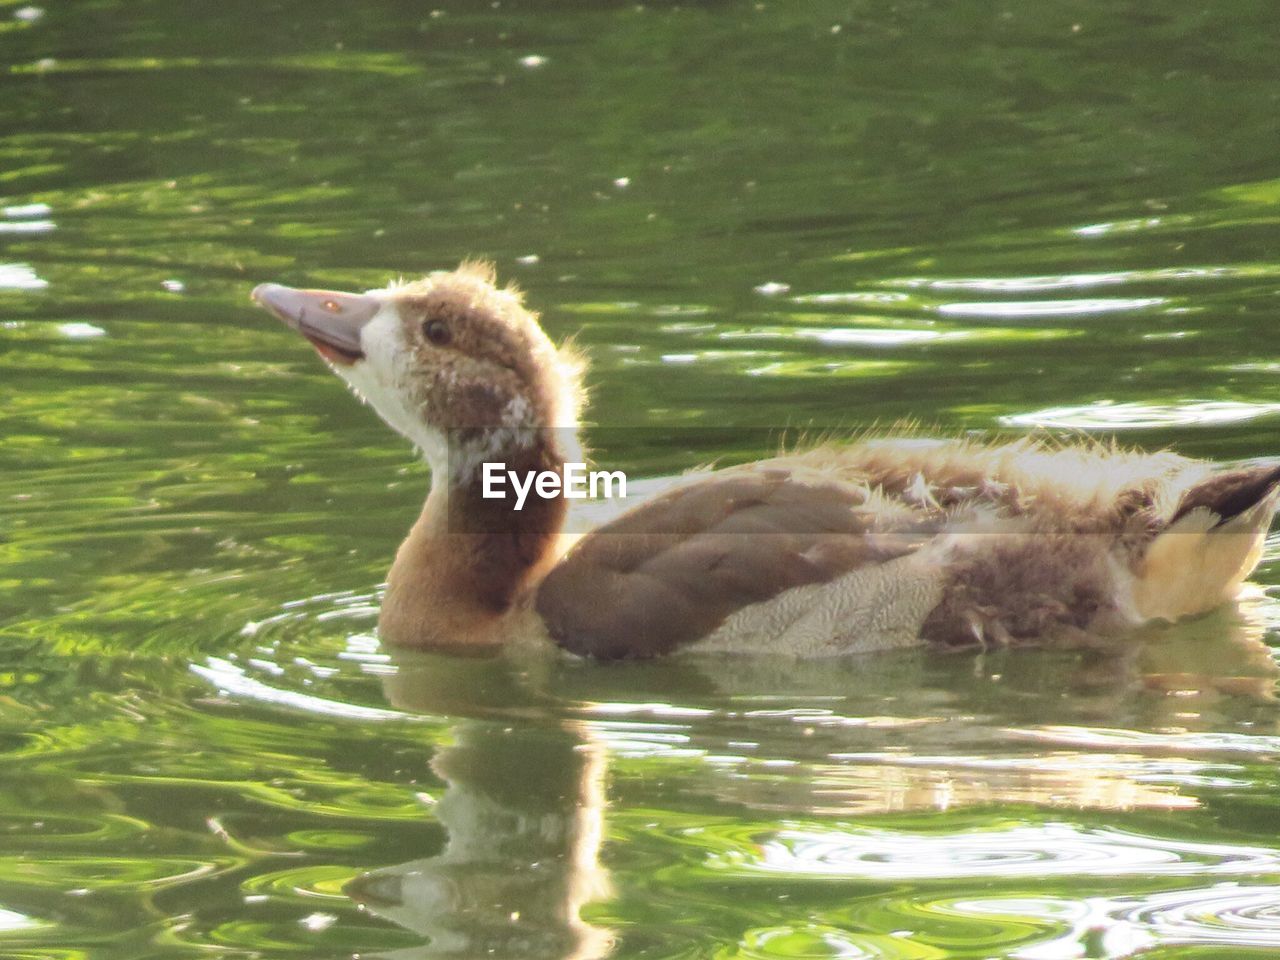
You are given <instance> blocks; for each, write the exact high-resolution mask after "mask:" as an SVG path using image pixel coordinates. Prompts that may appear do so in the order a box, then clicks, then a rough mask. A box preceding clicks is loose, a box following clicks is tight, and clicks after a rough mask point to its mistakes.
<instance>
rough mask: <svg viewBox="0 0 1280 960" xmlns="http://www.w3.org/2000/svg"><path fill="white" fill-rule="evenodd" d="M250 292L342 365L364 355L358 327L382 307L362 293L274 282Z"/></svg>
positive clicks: (322, 352)
mask: <svg viewBox="0 0 1280 960" xmlns="http://www.w3.org/2000/svg"><path fill="white" fill-rule="evenodd" d="M250 296H251V297H252V298H253V301H254V303H258V304H261V305H262V306H264V307H266V308H267V309H268V310H270V311H271V312H272V313H274V314H275V315H276V316H277V317H279V318H280V319H281V320H283V321H284V322H285V323H286V324H287V325H288V326H290V327H292V328H293V329H294V330H297V331H298V332H299V333H300V334H302V335H303V336H304V337H306V338H307V339H308V340H310V341H311V344H312V346H314V347H315V348H316V350H317V351H319V353H320V355H321V356H322V357H324V358H325V359H326V360H329V361H330V362H332V363H340V364H344V365H346V366H350V365H351V364H353V363H355V362H356V361H357V360H363V359H364V349H363V348H362V347H361V346H360V331H361V330H362V329H363V328H364V325H365V324H367V323H368V322H369V321H370V320H372V319H373V317H374V315H375V314H376V313H377V312H378V310H379V309H380V308H381V307H382V301H380V300H378V299H377V298H376V297H371V296H369V295H368V294H364V293H336V292H334V291H331V290H295V289H293V288H292V287H282V286H281V285H280V284H278V283H263V284H259V285H258V286H256V287H254V288H253V293H252V294H250Z"/></svg>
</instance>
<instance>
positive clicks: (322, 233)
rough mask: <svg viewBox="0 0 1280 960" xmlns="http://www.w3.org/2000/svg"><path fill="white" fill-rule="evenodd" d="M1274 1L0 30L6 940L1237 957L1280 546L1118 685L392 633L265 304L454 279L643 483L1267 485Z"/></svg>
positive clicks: (407, 950)
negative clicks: (801, 457)
mask: <svg viewBox="0 0 1280 960" xmlns="http://www.w3.org/2000/svg"><path fill="white" fill-rule="evenodd" d="M1274 36H1275V8H1274V4H1273V3H1269V2H1250V0H1226V2H1223V3H1218V4H1204V3H1202V2H1196V3H1191V2H1187V0H1166V2H1163V3H1160V4H1141V3H1123V2H1122V3H1116V2H1105V3H1104V2H1100V0H1094V2H1089V0H1085V2H1079V3H1075V4H1068V5H1063V4H1053V3H1048V2H1040V0H1024V2H1022V3H1008V4H990V3H977V2H972V0H954V2H945V3H944V2H931V0H900V2H897V3H893V4H887V3H886V4H876V3H864V2H849V0H844V2H839V3H836V2H827V0H815V2H810V3H805V4H783V3H778V2H774V0H766V2H762V3H752V2H736V0H735V2H707V3H700V4H697V3H695V4H685V5H672V4H667V3H645V4H638V5H637V4H635V3H623V4H610V3H572V2H558V3H557V2H551V0H542V2H517V0H495V2H489V0H484V2H450V0H440V5H439V6H438V7H433V6H432V5H431V4H429V3H428V4H421V3H414V2H410V0H378V2H366V3H339V2H333V0H305V2H303V0H262V2H255V3H245V2H239V0H226V2H223V3H220V4H207V3H195V2H177V0H169V2H162V0H148V2H132V3H125V2H123V0H94V2H70V0H47V2H43V3H41V2H39V0H37V2H36V3H27V2H24V0H0V82H2V83H3V93H2V95H0V208H3V209H2V211H0V560H2V561H3V562H2V564H0V658H3V667H2V668H0V687H2V689H0V771H2V772H0V955H3V956H5V957H14V958H50V960H53V958H57V960H72V958H77V960H78V958H92V960H100V958H102V960H105V958H113V960H114V958H120V960H137V958H185V957H218V958H294V957H307V958H311V957H316V958H328V957H347V956H352V955H359V956H360V957H364V958H377V957H381V958H394V960H411V958H414V960H424V958H434V957H458V958H477V957H512V958H517V957H518V958H532V960H539V958H568V957H577V958H584V960H585V958H594V957H602V956H605V955H611V956H614V957H618V958H653V960H658V958H695V957H698V958H700V957H708V958H712V957H714V958H717V960H738V958H741V960H747V958H752V960H759V958H769V957H806V958H810V957H812V958H818V957H841V958H859V957H877V958H909V960H917V958H920V960H931V958H942V957H964V958H969V957H972V958H986V957H1014V958H1026V960H1057V958H1070V957H1119V956H1127V955H1130V954H1134V953H1143V955H1144V956H1151V957H1160V958H1175V957H1176V958H1197V960H1201V958H1209V957H1222V958H1228V957H1230V958H1236V957H1249V956H1263V955H1275V954H1280V775H1278V774H1277V764H1276V761H1277V758H1278V757H1280V706H1278V705H1277V703H1276V702H1275V700H1274V696H1273V695H1274V688H1275V681H1276V672H1277V671H1276V665H1275V652H1274V651H1275V647H1276V644H1277V642H1280V634H1278V632H1277V631H1278V630H1280V603H1278V602H1277V600H1276V599H1274V598H1273V596H1272V595H1273V594H1275V592H1276V588H1277V587H1280V566H1277V562H1276V561H1277V559H1278V558H1280V549H1277V547H1278V546H1280V545H1276V544H1273V548H1272V549H1271V550H1270V551H1269V552H1268V556H1267V559H1266V560H1265V561H1264V564H1263V566H1262V567H1261V568H1260V570H1259V572H1258V575H1257V578H1256V579H1257V580H1258V583H1259V585H1260V589H1259V590H1258V591H1257V595H1256V596H1254V597H1252V598H1251V599H1249V600H1248V601H1247V602H1244V603H1242V604H1240V605H1239V607H1238V608H1233V609H1229V610H1224V611H1221V612H1219V613H1217V614H1215V615H1213V616H1210V617H1207V618H1205V619H1203V620H1200V621H1197V622H1194V623H1188V624H1181V625H1178V626H1177V627H1174V628H1165V629H1158V630H1151V631H1148V632H1146V633H1144V634H1143V635H1142V636H1140V637H1137V638H1135V639H1134V642H1133V643H1132V644H1131V645H1130V646H1128V647H1126V648H1125V649H1124V650H1122V651H1118V652H1116V653H1114V654H1111V655H1105V656H1104V655H1101V654H1084V653H1063V652H1056V653H1055V652H1045V651H1018V652H1012V653H1010V652H999V653H988V654H986V655H979V654H966V655H953V656H945V657H939V656H932V657H931V656H929V655H927V654H923V653H907V654H894V655H887V656H879V657H864V658H858V659H851V660H848V661H840V662H837V663H822V664H812V663H801V664H795V663H790V662H782V661H780V662H772V661H769V660H756V661H750V660H735V661H732V662H726V661H716V660H710V661H706V662H703V661H699V660H697V659H683V660H674V661H669V662H664V663H651V664H623V665H597V664H590V663H581V662H568V661H566V662H562V663H553V664H535V665H521V664H508V663H505V662H492V661H471V660H457V659H450V658H446V657H429V656H417V657H414V656H408V655H404V654H397V653H395V652H394V651H388V650H386V649H383V648H382V647H380V646H379V643H378V641H377V638H376V635H375V621H376V607H377V602H378V601H377V598H378V589H379V583H380V581H381V579H382V576H383V574H384V572H385V570H386V567H387V565H388V564H389V561H390V558H391V556H392V553H393V551H394V548H395V546H396V545H397V543H398V542H399V538H400V537H401V536H402V534H403V531H404V530H405V529H406V527H407V525H408V524H409V522H410V520H411V519H412V518H413V517H414V516H415V515H416V510H417V508H418V505H419V503H420V502H421V499H422V496H423V494H424V492H425V489H426V485H427V476H426V472H425V468H424V467H423V466H421V465H420V464H419V463H417V462H416V461H415V460H414V458H413V455H412V453H411V451H410V450H409V449H408V448H407V446H406V444H404V443H403V442H402V441H401V440H400V439H399V438H397V437H396V436H395V435H393V434H392V433H391V432H390V431H389V430H388V429H386V428H385V427H383V426H382V424H381V423H379V422H378V421H377V419H376V418H375V416H374V415H373V414H372V413H371V412H370V411H369V410H368V409H367V408H364V407H362V406H360V405H359V404H357V403H355V402H353V401H352V400H351V398H350V397H349V396H347V394H346V391H345V390H344V389H343V388H342V386H341V385H340V384H339V383H338V382H337V380H336V379H335V378H334V377H333V376H332V375H331V374H330V373H328V372H327V371H326V370H325V369H324V367H323V365H322V364H321V363H320V362H319V361H317V360H316V358H315V357H314V356H313V355H312V352H311V351H310V350H309V349H307V348H306V346H305V344H303V343H301V342H300V341H298V340H297V339H296V337H295V335H293V334H291V333H290V332H289V331H287V330H285V329H284V328H283V327H282V326H281V325H280V324H278V323H277V322H275V321H274V320H272V319H271V318H270V317H269V316H267V315H266V314H264V313H262V312H261V311H258V310H255V309H254V308H253V307H252V306H251V305H250V304H249V302H248V291H249V290H250V289H251V288H252V287H253V286H254V285H255V284H257V283H259V282H262V281H278V282H283V283H288V284H293V285H299V286H326V287H333V288H339V289H344V288H345V289H365V288H369V287H380V286H382V285H383V284H384V283H385V282H386V280H387V279H388V278H389V277H393V276H400V275H403V276H409V277H412V276H414V275H417V274H420V273H422V272H425V271H426V270H429V269H438V268H448V267H451V266H454V265H456V264H457V263H458V262H459V261H460V260H462V259H463V258H464V257H481V256H482V257H487V258H491V259H492V260H493V261H494V262H495V263H496V264H497V268H498V271H499V275H500V276H501V277H502V278H503V279H504V280H511V281H515V282H516V283H518V284H519V285H520V286H521V287H522V288H523V289H524V290H525V291H526V292H527V296H528V299H529V302H530V303H531V304H532V305H533V306H534V307H535V308H537V309H538V310H540V311H542V313H543V315H544V323H545V325H546V327H547V328H548V330H549V331H550V332H551V334H552V335H553V336H554V337H556V338H557V339H559V338H563V337H565V336H569V335H574V336H576V338H577V340H578V342H579V344H581V345H582V347H583V348H584V349H585V350H586V352H587V353H588V354H589V355H590V358H591V361H592V367H591V374H590V384H591V387H592V392H593V397H594V402H593V406H592V408H591V412H590V421H591V426H590V427H589V429H588V440H589V442H590V443H591V444H592V445H593V446H594V447H595V449H596V451H597V453H598V455H599V457H600V458H601V460H602V461H604V462H607V463H608V464H609V465H610V466H611V467H621V468H624V469H626V470H628V471H629V472H630V473H631V474H632V475H633V476H661V475H664V474H668V473H671V472H673V471H678V470H682V469H687V468H690V467H693V466H695V465H697V464H700V463H704V462H706V461H708V460H711V459H714V458H716V457H728V458H733V457H746V456H750V457H755V456H761V455H765V454H767V453H769V452H771V451H772V450H773V449H774V448H775V446H776V444H777V442H778V437H779V436H780V435H782V434H785V433H786V432H787V431H800V432H805V431H816V432H823V433H826V432H837V433H838V432H842V431H847V432H850V433H852V432H856V431H858V430H862V429H865V428H867V427H869V426H872V425H875V424H881V425H884V424H890V423H894V422H896V421H899V420H902V419H905V418H915V419H917V420H919V421H921V422H923V423H924V424H926V425H927V426H928V427H929V428H930V429H935V428H936V429H937V430H938V431H940V432H942V433H946V434H950V435H954V434H956V433H962V432H966V431H976V432H997V433H1007V434H1018V433H1022V432H1026V431H1028V430H1033V429H1037V428H1053V429H1061V430H1065V431H1088V432H1093V433H1097V434H1100V435H1106V434H1108V433H1111V432H1114V433H1115V434H1116V435H1117V436H1119V437H1120V438H1121V440H1122V441H1123V442H1125V443H1131V444H1135V445H1139V446H1143V447H1158V446H1164V445H1173V446H1175V447H1176V448H1177V449H1179V450H1181V451H1184V452H1187V453H1190V454H1195V455H1203V456H1212V457H1217V458H1222V459H1226V460H1241V459H1250V458H1256V457H1264V456H1269V455H1275V454H1276V453H1277V451H1278V449H1280V443H1278V442H1277V433H1278V430H1277V428H1278V427H1280V385H1278V384H1277V374H1280V359H1277V351H1276V346H1275V342H1276V339H1275V329H1276V319H1277V313H1278V312H1280V258H1278V257H1277V250H1278V249H1280V163H1278V162H1277V149H1276V148H1277V144H1280V74H1277V72H1276V70H1275V48H1274Z"/></svg>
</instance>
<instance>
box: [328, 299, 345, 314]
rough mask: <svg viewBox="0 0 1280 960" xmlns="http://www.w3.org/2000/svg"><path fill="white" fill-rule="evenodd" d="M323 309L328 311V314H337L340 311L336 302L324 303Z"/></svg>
mask: <svg viewBox="0 0 1280 960" xmlns="http://www.w3.org/2000/svg"><path fill="white" fill-rule="evenodd" d="M324 308H325V309H326V310H328V311H329V312H330V313H337V312H338V311H339V310H341V309H342V308H341V307H340V306H338V301H337V300H326V301H325V302H324Z"/></svg>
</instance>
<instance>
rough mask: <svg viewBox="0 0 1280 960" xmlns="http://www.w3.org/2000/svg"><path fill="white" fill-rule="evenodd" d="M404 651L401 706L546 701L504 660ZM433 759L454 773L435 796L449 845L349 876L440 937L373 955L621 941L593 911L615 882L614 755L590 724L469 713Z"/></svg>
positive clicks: (572, 949)
mask: <svg viewBox="0 0 1280 960" xmlns="http://www.w3.org/2000/svg"><path fill="white" fill-rule="evenodd" d="M398 659H399V661H400V662H399V667H400V669H399V670H398V671H397V672H396V673H395V674H394V675H393V676H389V677H388V678H387V680H386V691H387V695H388V698H389V700H390V701H391V703H392V704H393V705H394V706H395V707H397V708H401V709H411V710H414V711H430V712H432V713H454V712H455V711H458V708H461V710H460V711H459V712H462V713H468V712H475V711H477V710H480V711H484V710H485V709H486V708H488V709H489V710H493V711H496V712H499V713H504V714H510V715H512V716H517V715H519V716H525V717H527V716H530V715H534V716H536V715H537V714H538V713H539V712H540V711H539V709H538V707H537V705H536V703H535V701H534V700H533V699H531V698H530V696H529V693H528V691H527V690H525V689H524V688H523V687H522V685H521V683H520V682H519V678H518V677H517V676H513V675H512V674H510V673H508V672H507V671H506V670H505V669H504V667H505V665H504V664H501V663H500V662H496V661H479V662H477V661H468V660H460V661H452V662H451V661H450V660H449V659H448V658H444V657H438V656H423V657H415V656H413V655H411V654H407V655H404V656H401V657H399V658H398ZM464 700H465V702H462V701H464ZM431 768H432V770H433V772H434V773H435V774H436V775H437V776H438V777H439V778H440V779H441V780H442V781H443V782H444V783H445V789H444V791H443V793H442V795H441V796H440V798H439V800H438V801H435V802H434V803H433V804H432V812H433V814H434V816H435V820H436V821H437V822H438V823H439V824H440V825H441V826H442V827H443V828H444V830H445V832H446V835H447V836H446V839H445V843H444V849H443V850H442V851H441V852H439V853H437V854H435V855H433V856H430V857H423V858H419V859H413V860H409V861H406V862H404V863H397V864H393V865H391V866H386V867H381V868H378V869H375V870H371V871H369V872H367V873H365V874H363V875H361V876H359V877H357V878H356V879H354V880H352V881H351V882H350V883H348V884H347V885H346V887H345V888H344V889H345V892H346V893H347V894H348V895H349V896H350V897H351V898H352V900H354V901H355V902H356V903H358V904H360V905H361V906H362V907H364V908H366V909H367V910H369V911H371V912H372V913H374V914H376V915H378V916H380V917H384V918H386V919H388V920H390V921H392V922H394V923H396V924H398V925H400V926H401V927H404V928H405V929H407V930H411V931H413V932H414V933H416V934H418V935H420V936H423V937H425V938H427V941H428V942H427V944H426V945H424V946H421V947H414V948H409V949H403V950H395V951H392V952H389V953H385V954H384V953H378V954H372V955H373V956H380V957H386V958H388V960H391V958H394V960H414V958H423V960H425V958H428V957H467V958H471V957H485V956H498V957H521V958H528V960H592V958H596V957H602V956H604V955H605V954H606V953H608V951H609V948H610V946H611V944H612V936H611V934H610V932H609V931H608V930H606V929H604V928H602V927H599V926H594V925H592V924H590V923H587V922H585V921H584V920H583V919H582V918H581V915H580V914H581V911H582V909H583V907H584V906H586V905H587V904H589V903H591V902H592V901H595V900H599V899H601V898H603V897H605V896H607V895H608V892H609V883H608V878H607V874H606V872H605V870H604V868H603V867H602V866H601V865H600V862H599V851H600V841H601V834H602V829H603V816H604V770H605V754H604V751H603V749H602V747H601V745H600V744H599V743H597V742H594V741H593V739H592V738H591V737H590V735H589V734H588V733H587V732H586V730H585V729H584V728H583V727H582V725H581V724H576V723H565V724H560V723H555V722H552V723H548V724H539V725H537V726H533V727H529V726H525V727H521V728H519V729H517V728H516V727H514V726H511V725H509V724H508V723H505V722H495V721H491V720H478V719H476V720H461V721H459V722H457V723H455V724H453V725H452V726H451V728H450V732H449V743H448V746H446V747H444V748H443V749H441V750H440V751H439V752H438V753H436V755H435V757H434V758H433V759H432V761H431Z"/></svg>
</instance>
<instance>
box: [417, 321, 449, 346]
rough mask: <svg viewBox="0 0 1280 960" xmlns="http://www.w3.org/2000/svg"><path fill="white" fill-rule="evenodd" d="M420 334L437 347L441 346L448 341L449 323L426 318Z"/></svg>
mask: <svg viewBox="0 0 1280 960" xmlns="http://www.w3.org/2000/svg"><path fill="white" fill-rule="evenodd" d="M422 335H423V336H424V337H426V338H427V340H428V341H429V342H430V343H431V344H432V345H433V346H437V347H443V346H444V345H445V344H446V343H448V342H449V339H450V337H451V336H452V335H451V334H450V333H449V325H448V324H447V323H445V322H444V321H443V320H428V321H426V322H425V323H423V325H422Z"/></svg>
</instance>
